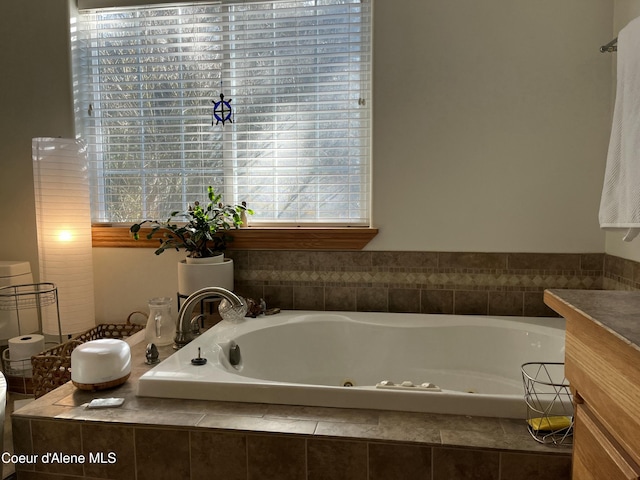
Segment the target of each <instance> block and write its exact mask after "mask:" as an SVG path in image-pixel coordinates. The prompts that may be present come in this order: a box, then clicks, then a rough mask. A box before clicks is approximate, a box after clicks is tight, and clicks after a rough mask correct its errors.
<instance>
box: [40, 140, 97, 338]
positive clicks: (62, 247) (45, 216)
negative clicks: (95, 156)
mask: <svg viewBox="0 0 640 480" xmlns="http://www.w3.org/2000/svg"><path fill="white" fill-rule="evenodd" d="M32 151H33V180H34V187H35V200H36V222H37V226H38V256H39V265H40V281H41V282H51V283H54V284H55V285H56V286H57V287H58V303H59V309H60V324H61V332H60V333H62V334H64V335H67V334H73V333H79V332H83V331H85V330H87V329H89V328H91V327H93V326H94V325H95V309H94V294H93V259H92V252H91V207H90V203H89V178H88V165H87V156H86V147H85V146H84V144H83V143H82V142H81V141H78V140H74V139H68V138H34V139H33V141H32ZM42 327H43V332H44V333H46V334H56V335H57V334H58V333H59V332H58V324H57V318H53V317H49V318H46V317H45V318H43V319H42Z"/></svg>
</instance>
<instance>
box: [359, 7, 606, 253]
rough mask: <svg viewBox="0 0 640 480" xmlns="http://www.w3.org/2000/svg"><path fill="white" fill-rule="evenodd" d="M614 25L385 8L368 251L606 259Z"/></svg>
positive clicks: (576, 17)
mask: <svg viewBox="0 0 640 480" xmlns="http://www.w3.org/2000/svg"><path fill="white" fill-rule="evenodd" d="M399 4H400V5H402V7H398V5H399ZM612 14H613V11H612V4H611V3H610V2H607V1H600V0H596V1H584V0H568V1H562V2H557V1H555V0H539V1H535V2H532V1H529V0H515V1H514V0H491V1H477V0H457V1H455V2H447V1H442V0H440V1H402V2H384V1H378V2H377V3H376V8H375V16H376V24H375V35H376V36H375V54H374V58H375V77H374V81H375V98H374V100H375V104H374V105H375V114H374V120H375V129H374V185H373V193H374V220H375V224H376V226H378V227H380V229H381V233H380V235H379V236H378V237H377V238H376V239H375V240H374V242H372V243H371V244H370V247H371V248H374V249H394V250H445V251H525V252H600V251H602V250H603V246H604V235H603V234H602V232H601V231H600V230H599V227H598V219H597V214H598V205H599V195H600V190H601V187H602V176H603V172H604V159H605V155H606V146H607V140H608V135H609V128H610V102H611V97H610V81H611V61H612V60H611V57H610V56H604V55H602V54H601V53H600V52H599V46H600V45H601V44H602V43H603V42H607V41H609V40H610V38H611V34H612Z"/></svg>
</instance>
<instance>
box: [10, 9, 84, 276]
mask: <svg viewBox="0 0 640 480" xmlns="http://www.w3.org/2000/svg"><path fill="white" fill-rule="evenodd" d="M67 1H68V0H29V1H28V2H3V4H2V18H1V19H0V44H1V45H2V48H1V49H0V65H1V68H2V75H0V92H2V93H1V97H0V102H1V103H0V105H1V109H0V168H1V174H0V208H1V211H2V227H1V230H0V231H1V232H2V234H1V235H0V260H28V261H30V262H31V269H32V271H33V272H34V273H36V275H37V271H38V265H37V256H38V248H37V243H36V223H35V222H36V220H35V204H34V199H33V173H32V167H31V139H32V138H33V137H39V136H51V137H58V136H60V137H69V136H73V135H74V127H73V116H72V113H71V112H72V111H71V74H70V64H69V60H68V55H67V52H68V50H69V35H68V31H69V13H68V10H67Z"/></svg>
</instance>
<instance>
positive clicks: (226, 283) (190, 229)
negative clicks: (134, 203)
mask: <svg viewBox="0 0 640 480" xmlns="http://www.w3.org/2000/svg"><path fill="white" fill-rule="evenodd" d="M207 191H208V197H209V202H208V203H207V205H206V206H204V207H203V206H201V205H200V203H199V202H195V204H194V205H193V206H191V205H190V206H189V208H188V209H187V211H186V212H179V211H175V212H171V214H170V216H169V218H168V219H167V220H166V221H164V222H158V221H154V220H143V221H142V222H140V223H135V224H133V225H132V226H131V228H130V229H129V231H130V232H131V234H132V235H133V238H134V239H136V240H138V239H139V238H140V231H141V229H142V226H143V225H144V224H149V225H150V227H151V230H150V231H149V233H148V234H147V235H146V238H147V239H152V238H154V237H155V236H156V234H159V235H161V237H160V238H159V241H160V245H159V247H158V248H157V249H156V251H155V252H154V253H155V254H156V255H160V254H162V253H163V252H164V251H165V250H167V249H175V250H178V251H179V250H185V251H186V252H187V256H186V258H185V259H184V260H181V261H180V262H179V263H178V293H179V294H181V295H190V294H191V293H193V292H195V291H196V290H199V289H200V288H202V287H205V286H221V287H225V288H228V289H229V290H232V289H233V260H231V259H229V258H224V251H225V250H226V248H227V244H228V243H229V242H230V241H232V240H233V238H232V237H231V236H230V235H229V230H231V229H236V228H239V227H240V226H242V225H243V224H244V223H246V215H247V214H249V215H253V211H252V210H251V209H249V208H247V206H246V204H245V203H244V202H242V203H241V204H238V205H225V204H224V203H222V196H221V195H220V194H217V193H216V192H215V190H214V188H213V187H211V186H209V187H208V189H207ZM179 219H183V220H184V221H183V222H179Z"/></svg>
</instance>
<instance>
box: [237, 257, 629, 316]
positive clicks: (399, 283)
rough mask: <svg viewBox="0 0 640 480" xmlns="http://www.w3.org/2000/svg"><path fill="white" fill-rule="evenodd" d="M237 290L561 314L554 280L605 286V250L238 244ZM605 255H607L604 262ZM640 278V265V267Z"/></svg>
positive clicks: (326, 300) (300, 299)
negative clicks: (548, 302)
mask: <svg viewBox="0 0 640 480" xmlns="http://www.w3.org/2000/svg"><path fill="white" fill-rule="evenodd" d="M229 256H231V257H232V258H233V259H234V262H235V269H236V270H235V282H236V291H237V292H238V293H239V294H241V295H245V296H248V297H252V298H264V299H265V301H266V302H267V305H268V306H270V307H280V308H284V309H296V310H345V311H382V312H406V313H453V314H479V315H487V314H488V315H525V316H556V314H555V313H554V312H553V311H552V310H551V309H549V308H548V307H547V306H545V305H544V303H543V300H542V294H543V291H544V290H545V289H547V288H556V289H558V288H571V289H602V288H605V286H604V279H605V265H606V264H609V265H614V264H615V261H614V260H612V259H615V258H616V257H610V256H606V255H605V254H602V253H593V254H590V253H587V254H564V253H549V254H547V253H474V252H400V251H393V252H382V251H354V252H351V251H338V252H328V251H282V250H278V251H273V250H244V251H240V250H239V251H231V252H229ZM605 257H606V258H607V260H608V262H605ZM638 275H639V280H640V269H638Z"/></svg>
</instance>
